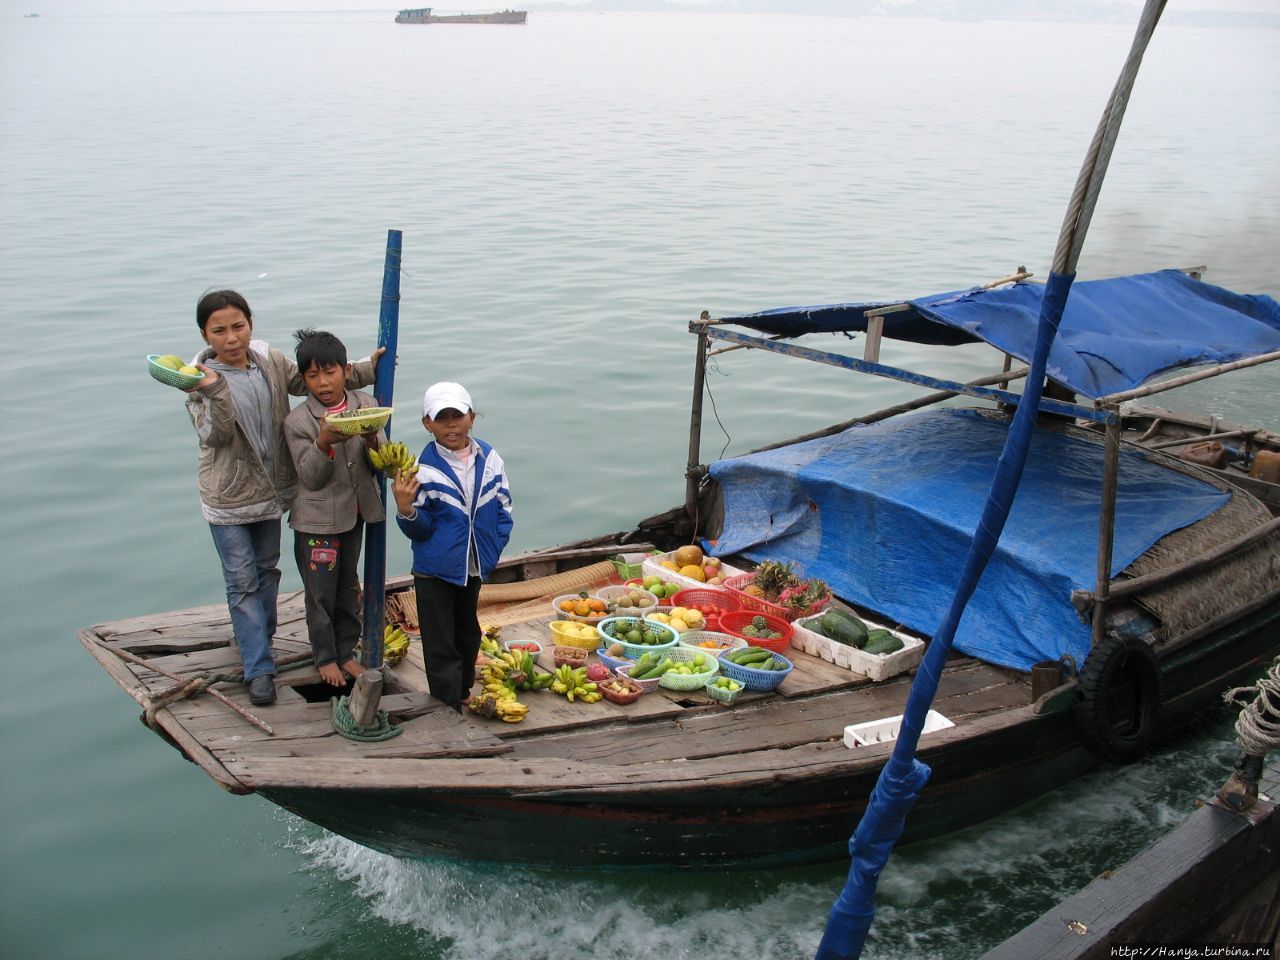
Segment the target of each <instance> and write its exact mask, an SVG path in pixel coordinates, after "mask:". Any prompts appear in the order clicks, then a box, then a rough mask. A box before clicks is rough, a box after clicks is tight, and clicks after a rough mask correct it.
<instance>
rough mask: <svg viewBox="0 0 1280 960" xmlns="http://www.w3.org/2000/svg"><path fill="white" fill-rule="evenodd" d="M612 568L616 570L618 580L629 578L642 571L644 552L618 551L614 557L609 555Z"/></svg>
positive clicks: (638, 574) (636, 575)
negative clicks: (626, 552) (629, 552)
mask: <svg viewBox="0 0 1280 960" xmlns="http://www.w3.org/2000/svg"><path fill="white" fill-rule="evenodd" d="M609 560H610V562H611V563H612V564H613V569H615V570H617V571H618V579H619V580H631V579H633V578H635V577H638V576H640V575H641V574H643V573H644V554H641V553H632V554H625V553H620V554H618V555H617V556H616V557H610V558H609Z"/></svg>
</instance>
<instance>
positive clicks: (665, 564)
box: [658, 560, 680, 570]
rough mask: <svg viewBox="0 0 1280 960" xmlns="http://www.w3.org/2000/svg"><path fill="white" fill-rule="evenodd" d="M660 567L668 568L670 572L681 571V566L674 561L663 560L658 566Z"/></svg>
mask: <svg viewBox="0 0 1280 960" xmlns="http://www.w3.org/2000/svg"><path fill="white" fill-rule="evenodd" d="M658 566H660V567H666V568H667V569H668V570H679V569H680V565H679V564H678V563H676V562H675V561H674V560H663V561H662V562H661V563H659V564H658Z"/></svg>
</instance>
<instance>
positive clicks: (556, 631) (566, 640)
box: [551, 620, 600, 653]
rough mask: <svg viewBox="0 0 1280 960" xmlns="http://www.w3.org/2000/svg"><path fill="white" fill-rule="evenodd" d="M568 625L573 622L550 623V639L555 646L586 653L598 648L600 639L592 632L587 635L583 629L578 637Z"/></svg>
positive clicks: (556, 621) (558, 621) (553, 621)
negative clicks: (574, 648) (553, 641)
mask: <svg viewBox="0 0 1280 960" xmlns="http://www.w3.org/2000/svg"><path fill="white" fill-rule="evenodd" d="M570 623H573V621H571V620H552V621H551V637H552V639H553V640H555V643H556V646H558V647H578V648H579V649H581V650H586V651H587V652H588V653H590V652H591V651H592V650H594V649H595V648H596V647H598V646H600V637H599V635H598V634H596V633H595V632H594V631H592V632H591V633H590V635H588V631H587V630H585V629H584V630H583V631H582V635H581V636H579V635H578V634H577V633H576V632H574V630H573V628H572V627H570V626H569V624H570ZM574 626H577V624H574Z"/></svg>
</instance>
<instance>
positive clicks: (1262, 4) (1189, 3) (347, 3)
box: [0, 0, 1280, 16]
mask: <svg viewBox="0 0 1280 960" xmlns="http://www.w3.org/2000/svg"><path fill="white" fill-rule="evenodd" d="M541 2H547V0H541ZM550 2H555V0H550ZM561 2H564V3H568V4H574V3H581V2H585V0H561ZM670 2H672V3H679V4H685V5H688V6H691V7H694V6H724V5H726V4H731V3H732V0H670ZM888 2H896V3H897V4H899V5H906V4H909V3H911V2H912V0H888ZM1110 2H1113V3H1116V4H1118V5H1120V6H1128V7H1132V8H1133V9H1134V10H1135V12H1136V11H1137V10H1138V9H1139V8H1140V7H1141V3H1140V2H1139V0H1110ZM430 5H432V4H431V3H430V2H429V0H402V2H401V0H392V2H390V3H388V2H385V0H0V11H3V12H4V13H5V14H7V15H13V14H25V13H40V14H42V15H48V16H54V15H56V14H60V13H136V12H148V13H152V12H164V11H174V12H177V11H187V10H387V11H394V10H397V9H399V8H400V7H404V6H430ZM434 5H435V6H437V7H438V8H439V9H440V10H500V9H504V8H506V7H519V6H520V4H519V3H517V2H516V0H496V2H493V3H488V2H485V0H445V2H444V3H436V4H434ZM784 6H789V4H784V3H782V2H780V3H779V7H780V8H782V7H784ZM797 6H799V7H803V3H799V4H797ZM1175 10H1177V11H1190V10H1214V11H1247V12H1258V11H1263V12H1270V13H1280V0H1171V2H1170V3H1169V5H1168V7H1167V8H1166V11H1167V12H1173V11H1175Z"/></svg>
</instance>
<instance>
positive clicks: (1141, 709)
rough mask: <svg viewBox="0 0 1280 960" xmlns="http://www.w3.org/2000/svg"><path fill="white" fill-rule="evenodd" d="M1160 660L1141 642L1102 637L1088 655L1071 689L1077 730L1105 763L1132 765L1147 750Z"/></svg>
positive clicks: (1156, 713) (1155, 714) (1153, 730)
mask: <svg viewBox="0 0 1280 960" xmlns="http://www.w3.org/2000/svg"><path fill="white" fill-rule="evenodd" d="M1160 686H1161V684H1160V661H1159V659H1158V658H1157V657H1156V654H1155V651H1154V650H1152V649H1151V647H1150V645H1148V644H1146V643H1143V642H1142V641H1141V640H1135V639H1129V638H1126V637H1118V636H1114V635H1110V634H1109V635H1107V636H1106V637H1104V638H1103V640H1102V642H1101V643H1099V644H1098V645H1097V646H1096V647H1094V648H1093V650H1092V651H1091V652H1090V653H1089V656H1088V658H1087V659H1086V660H1085V662H1084V669H1083V670H1081V671H1080V682H1079V686H1078V687H1077V688H1076V689H1077V692H1078V697H1077V700H1076V704H1075V720H1076V726H1077V727H1079V729H1080V737H1081V739H1082V740H1083V741H1084V744H1085V746H1086V747H1088V748H1089V750H1090V751H1091V752H1093V753H1095V754H1097V755H1098V756H1099V757H1102V758H1103V759H1104V760H1110V761H1112V762H1113V763H1132V762H1133V761H1135V760H1137V759H1138V758H1139V757H1141V756H1142V755H1143V754H1145V753H1146V752H1147V750H1148V748H1149V747H1150V746H1151V743H1152V741H1153V740H1154V739H1155V734H1156V727H1157V723H1158V721H1159V718H1160V695H1161V694H1160Z"/></svg>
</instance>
